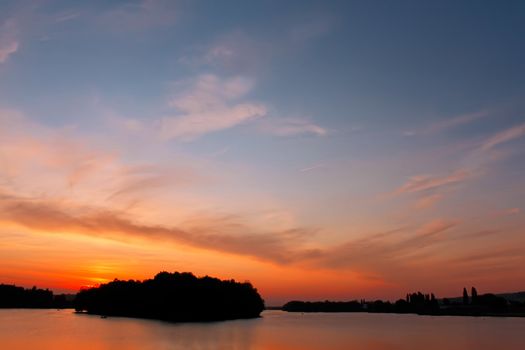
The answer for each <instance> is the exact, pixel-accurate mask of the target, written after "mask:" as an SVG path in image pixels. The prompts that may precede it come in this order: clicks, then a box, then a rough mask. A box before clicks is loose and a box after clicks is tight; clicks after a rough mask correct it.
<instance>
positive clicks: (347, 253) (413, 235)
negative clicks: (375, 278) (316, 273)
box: [312, 219, 457, 274]
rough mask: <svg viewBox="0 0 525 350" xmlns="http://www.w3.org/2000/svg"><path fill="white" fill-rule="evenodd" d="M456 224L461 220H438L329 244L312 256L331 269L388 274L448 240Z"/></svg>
mask: <svg viewBox="0 0 525 350" xmlns="http://www.w3.org/2000/svg"><path fill="white" fill-rule="evenodd" d="M456 226H457V222H453V221H449V220H443V219H436V220H432V221H429V222H427V223H425V224H423V225H421V226H419V227H418V228H416V229H410V228H402V229H396V230H391V231H387V232H385V233H379V234H376V235H372V236H369V237H364V238H359V239H355V240H352V241H349V242H346V243H343V244H340V245H338V246H333V247H329V248H327V249H325V250H324V251H323V252H322V253H320V254H318V256H317V257H316V258H312V262H313V263H314V264H316V265H318V266H325V267H328V268H354V269H357V270H367V271H373V272H375V273H380V274H388V273H389V271H393V270H397V269H401V268H402V266H404V265H406V264H407V263H410V262H411V261H412V257H413V255H414V254H419V253H420V252H421V251H422V250H423V249H425V248H428V247H431V246H432V245H435V244H437V243H442V242H445V237H444V236H443V234H444V233H445V232H446V231H448V230H450V229H452V228H454V227H456ZM401 271H402V270H400V271H399V272H401Z"/></svg>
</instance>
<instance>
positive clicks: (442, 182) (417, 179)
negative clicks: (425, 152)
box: [395, 169, 472, 194]
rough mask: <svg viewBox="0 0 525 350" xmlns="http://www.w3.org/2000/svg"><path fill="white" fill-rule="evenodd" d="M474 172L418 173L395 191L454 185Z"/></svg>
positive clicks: (407, 191) (423, 189)
mask: <svg viewBox="0 0 525 350" xmlns="http://www.w3.org/2000/svg"><path fill="white" fill-rule="evenodd" d="M471 176H472V173H471V172H469V171H467V170H462V169H460V170H456V171H454V172H453V173H451V174H449V175H445V176H430V175H417V176H413V177H411V178H410V179H409V180H408V181H407V182H406V183H405V184H404V185H403V186H401V187H400V188H398V189H397V190H396V191H395V193H396V194H401V193H416V192H424V191H430V190H437V189H439V188H442V187H445V186H450V185H454V184H457V183H460V182H462V181H465V180H466V179H468V178H470V177H471Z"/></svg>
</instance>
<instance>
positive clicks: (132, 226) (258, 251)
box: [0, 193, 315, 264]
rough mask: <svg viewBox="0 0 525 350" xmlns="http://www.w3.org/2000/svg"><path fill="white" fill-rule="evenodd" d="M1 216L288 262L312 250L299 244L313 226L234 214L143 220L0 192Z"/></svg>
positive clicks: (40, 226)
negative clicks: (270, 227)
mask: <svg viewBox="0 0 525 350" xmlns="http://www.w3.org/2000/svg"><path fill="white" fill-rule="evenodd" d="M0 208H1V212H0V221H3V222H7V223H11V224H16V225H20V226H23V227H26V228H29V229H32V230H37V231H45V232H48V233H68V234H71V233H77V234H84V235H92V236H97V237H104V238H110V239H118V240H129V239H134V238H140V239H147V240H152V241H156V242H159V241H168V242H170V241H171V242H174V243H178V244H183V245H188V246H193V247H197V248H203V249H209V250H215V251H220V252H226V253H233V254H239V255H247V256H252V257H256V258H258V259H261V260H266V261H272V262H276V263H281V264H286V263H290V262H293V261H296V260H298V259H303V258H304V257H306V256H308V255H312V254H315V251H314V250H304V249H298V248H297V247H300V245H301V242H302V240H303V239H304V238H305V237H307V236H309V235H310V234H311V233H312V232H311V231H310V230H303V229H290V230H284V231H279V232H258V231H255V230H253V229H251V228H249V227H247V226H245V225H244V224H243V223H242V222H240V221H238V220H235V217H215V218H206V217H201V218H200V219H199V220H194V222H193V223H190V224H186V225H184V224H181V226H180V227H174V226H161V225H149V224H141V223H138V222H136V221H134V220H131V219H130V218H128V217H126V216H125V215H123V214H122V213H117V212H114V211H111V210H106V209H103V208H93V207H77V208H75V207H73V208H72V207H71V206H70V204H68V205H67V206H65V205H63V204H62V205H61V203H60V202H54V201H50V200H46V199H32V198H21V197H18V196H13V195H2V194H1V193H0Z"/></svg>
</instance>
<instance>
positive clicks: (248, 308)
mask: <svg viewBox="0 0 525 350" xmlns="http://www.w3.org/2000/svg"><path fill="white" fill-rule="evenodd" d="M75 309H76V310H77V311H78V312H86V313H89V314H97V315H103V316H125V317H138V318H149V319H158V320H164V321H172V322H198V321H219V320H232V319H239V318H255V317H259V315H260V313H261V312H262V311H263V310H264V301H263V299H262V298H261V296H260V295H259V293H258V292H257V290H256V289H255V288H254V287H253V286H252V285H251V284H250V283H248V282H245V283H239V282H235V281H234V280H219V279H217V278H212V277H208V276H206V277H200V278H198V277H195V276H194V275H193V274H192V273H188V272H184V273H178V272H175V273H168V272H161V273H159V274H157V275H156V276H155V278H153V279H148V280H144V281H142V282H141V281H133V280H129V281H120V280H115V281H113V282H110V283H107V284H102V285H100V286H99V287H96V288H91V289H86V290H82V291H80V292H79V293H78V294H77V297H76V299H75Z"/></svg>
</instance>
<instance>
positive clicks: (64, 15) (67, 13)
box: [55, 11, 80, 23]
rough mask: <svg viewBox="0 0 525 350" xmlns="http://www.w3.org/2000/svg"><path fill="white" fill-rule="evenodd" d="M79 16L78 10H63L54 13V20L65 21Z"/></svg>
mask: <svg viewBox="0 0 525 350" xmlns="http://www.w3.org/2000/svg"><path fill="white" fill-rule="evenodd" d="M79 16H80V11H65V12H61V13H59V14H57V15H56V17H55V22H57V23H60V22H67V21H71V20H74V19H75V18H78V17H79Z"/></svg>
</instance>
